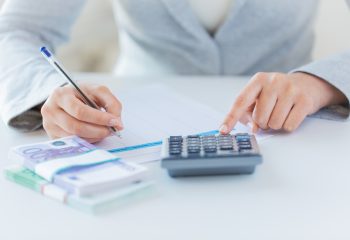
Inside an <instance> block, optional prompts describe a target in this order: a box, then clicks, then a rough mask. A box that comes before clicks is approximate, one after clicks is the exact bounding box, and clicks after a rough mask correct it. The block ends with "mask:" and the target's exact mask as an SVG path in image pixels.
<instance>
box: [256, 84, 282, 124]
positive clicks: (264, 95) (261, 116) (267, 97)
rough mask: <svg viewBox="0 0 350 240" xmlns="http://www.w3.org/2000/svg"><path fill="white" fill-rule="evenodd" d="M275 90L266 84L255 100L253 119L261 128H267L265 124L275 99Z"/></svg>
mask: <svg viewBox="0 0 350 240" xmlns="http://www.w3.org/2000/svg"><path fill="white" fill-rule="evenodd" d="M276 91H277V90H276V89H272V86H266V87H265V88H263V90H262V91H261V93H260V95H259V98H258V99H257V100H256V105H255V109H254V111H253V120H254V122H255V123H256V124H257V125H258V126H259V127H260V128H262V129H268V125H267V124H268V122H269V119H270V116H271V113H272V111H273V109H274V107H275V104H276V101H277V95H276Z"/></svg>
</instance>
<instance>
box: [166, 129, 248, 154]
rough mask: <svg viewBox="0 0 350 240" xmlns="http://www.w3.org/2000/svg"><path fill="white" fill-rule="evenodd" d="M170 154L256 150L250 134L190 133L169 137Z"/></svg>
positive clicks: (226, 152) (234, 152)
mask: <svg viewBox="0 0 350 240" xmlns="http://www.w3.org/2000/svg"><path fill="white" fill-rule="evenodd" d="M168 142H169V148H168V149H169V155H170V156H173V157H175V158H178V157H195V156H214V155H215V156H219V155H223V156H224V155H229V154H238V153H249V152H252V151H253V150H254V147H253V146H252V143H251V136H250V135H249V134H245V133H242V134H236V135H231V134H227V135H205V136H200V135H189V136H186V137H182V136H171V137H170V138H169V141H168Z"/></svg>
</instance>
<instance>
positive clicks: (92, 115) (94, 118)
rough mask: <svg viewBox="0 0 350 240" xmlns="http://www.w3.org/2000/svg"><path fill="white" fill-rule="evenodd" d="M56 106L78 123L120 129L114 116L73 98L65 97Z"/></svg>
mask: <svg viewBox="0 0 350 240" xmlns="http://www.w3.org/2000/svg"><path fill="white" fill-rule="evenodd" d="M58 105H59V106H60V107H61V108H62V109H63V110H64V111H65V112H67V113H68V114H69V115H71V116H72V117H74V118H76V119H78V120H80V121H84V122H87V123H92V124H95V125H100V126H111V127H112V126H113V127H121V126H119V125H120V124H119V122H120V121H119V120H118V119H117V117H116V116H114V115H112V114H110V113H107V112H103V111H101V110H98V109H94V108H92V107H90V106H88V105H86V104H85V103H83V102H82V101H80V100H79V99H78V98H76V97H75V96H69V97H68V96H67V97H65V98H63V99H62V100H61V101H58Z"/></svg>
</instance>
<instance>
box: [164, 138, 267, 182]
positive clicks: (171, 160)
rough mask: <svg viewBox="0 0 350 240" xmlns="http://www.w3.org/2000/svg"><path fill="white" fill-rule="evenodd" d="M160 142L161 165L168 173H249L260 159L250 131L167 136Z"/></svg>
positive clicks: (172, 174)
mask: <svg viewBox="0 0 350 240" xmlns="http://www.w3.org/2000/svg"><path fill="white" fill-rule="evenodd" d="M164 143H165V144H163V146H162V162H161V166H162V167H163V168H166V169H167V170H168V173H169V175H170V176H172V177H181V176H203V175H222V174H251V173H253V172H254V170H255V166H256V165H258V164H261V163H262V156H261V154H260V152H259V148H258V144H257V142H256V139H255V137H254V136H253V135H249V134H246V133H241V134H235V135H231V134H227V135H220V134H216V135H189V136H183V137H182V136H171V137H170V138H168V139H165V141H164Z"/></svg>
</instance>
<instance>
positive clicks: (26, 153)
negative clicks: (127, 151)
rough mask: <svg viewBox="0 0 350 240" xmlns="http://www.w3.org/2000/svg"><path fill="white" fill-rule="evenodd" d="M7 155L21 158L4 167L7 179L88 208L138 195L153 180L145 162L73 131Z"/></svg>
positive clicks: (97, 209) (95, 209)
mask: <svg viewBox="0 0 350 240" xmlns="http://www.w3.org/2000/svg"><path fill="white" fill-rule="evenodd" d="M9 157H10V159H12V160H18V159H19V160H20V162H22V164H18V165H14V166H10V167H8V168H6V169H5V175H6V177H7V179H9V180H10V181H13V182H15V183H17V184H20V185H22V186H25V187H27V188H30V189H32V190H34V191H37V192H39V193H41V194H43V195H45V196H47V197H50V198H53V199H56V200H58V201H60V202H62V203H64V204H67V205H69V206H71V207H74V208H77V209H79V210H83V211H87V212H91V213H96V212H100V211H103V210H107V209H110V208H111V207H112V206H116V205H120V204H121V203H125V202H128V201H131V200H133V199H135V198H139V197H143V195H144V194H146V193H147V192H149V191H150V189H151V188H152V185H153V181H152V180H151V178H150V174H149V170H148V169H147V168H146V167H144V166H142V165H139V164H134V163H129V162H125V161H123V160H122V159H119V158H118V157H116V156H115V155H113V154H112V153H110V152H108V151H106V150H103V149H99V148H97V147H95V146H94V145H92V144H90V143H88V142H86V141H85V140H83V139H81V138H79V137H76V136H71V137H66V138H62V139H58V140H53V141H48V142H44V143H38V144H30V145H23V146H19V147H15V148H13V149H11V151H10V153H9Z"/></svg>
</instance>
